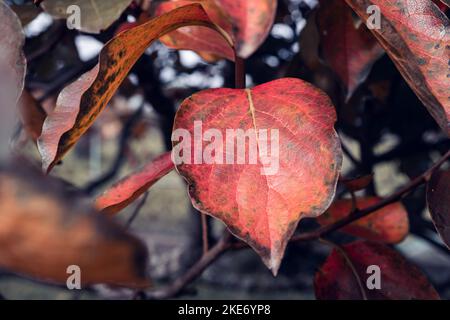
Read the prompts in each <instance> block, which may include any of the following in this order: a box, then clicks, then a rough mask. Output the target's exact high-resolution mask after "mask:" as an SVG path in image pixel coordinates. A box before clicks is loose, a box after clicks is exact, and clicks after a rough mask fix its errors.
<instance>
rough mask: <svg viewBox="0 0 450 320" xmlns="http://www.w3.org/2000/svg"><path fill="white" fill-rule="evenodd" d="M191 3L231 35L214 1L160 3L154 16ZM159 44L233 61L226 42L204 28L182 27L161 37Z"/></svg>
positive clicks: (185, 0)
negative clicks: (197, 3) (198, 4)
mask: <svg viewBox="0 0 450 320" xmlns="http://www.w3.org/2000/svg"><path fill="white" fill-rule="evenodd" d="M193 2H199V3H201V4H202V6H203V8H205V10H206V12H207V13H208V16H209V17H210V19H211V20H212V21H213V22H214V23H216V24H217V25H218V26H220V27H221V28H222V29H223V30H225V31H226V32H227V33H228V34H230V35H231V34H232V26H231V23H230V21H229V19H228V17H227V16H226V15H225V13H224V12H222V10H221V9H220V8H219V7H218V5H217V4H216V2H215V1H211V0H206V1H191V0H176V1H166V2H162V3H161V4H160V5H159V6H158V7H157V11H156V14H157V15H161V14H163V13H166V12H170V11H171V10H173V9H175V8H179V7H182V6H185V5H188V4H192V3H193ZM160 40H161V42H162V43H164V44H165V45H166V46H168V47H170V48H174V49H186V50H196V51H198V53H199V54H200V55H202V56H203V55H205V54H206V55H217V56H219V57H224V58H227V59H228V60H231V61H234V59H235V57H234V51H233V49H232V48H230V46H229V45H228V44H227V42H226V41H225V40H224V38H223V37H221V36H220V35H219V34H218V33H217V32H215V31H214V30H211V29H209V28H205V27H199V26H190V27H183V28H180V29H178V30H176V31H173V32H171V33H169V34H167V35H165V36H163V37H161V39H160Z"/></svg>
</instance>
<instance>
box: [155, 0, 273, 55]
mask: <svg viewBox="0 0 450 320" xmlns="http://www.w3.org/2000/svg"><path fill="white" fill-rule="evenodd" d="M192 2H197V3H202V5H203V6H204V8H205V10H206V12H207V13H208V15H209V16H210V18H211V20H212V21H213V22H214V23H216V24H217V25H218V26H220V27H221V28H223V29H224V30H226V31H227V32H228V33H229V34H231V35H232V37H233V38H234V40H235V43H236V51H237V54H238V56H239V57H241V58H248V57H249V56H251V55H252V54H253V53H254V52H255V51H256V50H257V49H258V48H259V46H260V45H261V44H262V43H263V42H264V40H265V39H266V37H267V35H268V34H269V32H270V29H271V27H272V25H273V22H274V19H275V13H276V8H277V1H276V0H172V1H168V2H163V3H161V4H160V5H159V7H158V10H157V13H158V14H161V13H163V12H167V11H170V10H172V9H173V8H176V7H180V6H184V5H186V4H189V3H192ZM162 41H163V42H164V43H165V44H166V45H168V46H169V47H172V48H176V49H190V50H194V51H198V52H200V53H202V55H203V54H209V55H211V54H212V55H214V56H219V57H224V58H227V59H230V60H234V54H233V52H232V51H231V50H230V49H229V47H227V46H226V42H224V41H223V39H221V38H219V37H218V36H217V35H216V34H213V33H212V32H211V31H210V30H207V29H205V28H202V27H186V28H182V29H180V30H177V31H175V32H173V33H171V34H169V35H167V36H165V37H164V38H163V39H162Z"/></svg>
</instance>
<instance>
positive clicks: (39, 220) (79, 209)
mask: <svg viewBox="0 0 450 320" xmlns="http://www.w3.org/2000/svg"><path fill="white" fill-rule="evenodd" d="M64 190H65V187H64V185H62V184H61V183H60V182H59V181H56V180H53V179H51V178H48V177H43V176H42V174H40V173H37V172H36V171H35V170H33V169H31V168H30V167H28V166H27V165H24V164H23V163H17V162H16V164H15V165H14V166H12V167H11V166H10V167H8V168H5V169H3V170H1V171H0V247H1V248H2V250H1V252H0V267H1V268H3V269H7V270H10V271H12V272H14V273H17V274H20V275H24V276H27V277H31V278H34V279H38V280H41V281H48V282H51V283H58V284H65V283H66V280H67V278H68V274H67V268H68V267H69V266H71V265H76V266H79V267H80V268H81V273H82V277H81V283H82V285H83V286H86V285H90V284H96V283H105V284H111V285H116V286H125V287H133V288H143V287H147V286H148V285H149V280H148V278H147V270H146V267H147V249H146V247H145V246H144V245H143V244H142V243H141V242H140V241H139V240H138V239H137V238H135V237H134V236H132V235H130V234H128V233H127V232H126V231H124V229H123V228H122V227H120V226H118V225H116V224H115V223H114V222H112V221H110V219H107V218H105V217H102V216H101V215H99V214H98V213H97V212H96V211H94V210H93V209H92V208H91V207H90V206H88V205H87V201H86V200H83V199H82V198H81V197H80V196H77V195H75V194H73V192H72V193H68V192H66V191H64Z"/></svg>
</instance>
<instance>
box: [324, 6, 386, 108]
mask: <svg viewBox="0 0 450 320" xmlns="http://www.w3.org/2000/svg"><path fill="white" fill-rule="evenodd" d="M317 21H318V26H319V32H320V36H321V43H322V55H323V58H324V59H325V61H326V63H327V64H328V65H329V66H330V67H331V69H332V70H333V71H334V72H335V73H336V75H337V76H338V77H339V80H340V81H341V83H342V84H343V85H344V88H345V92H346V100H349V99H350V98H351V97H352V95H353V93H354V92H355V90H356V89H357V88H358V87H359V85H360V84H361V83H363V82H364V81H365V80H366V79H367V77H368V76H369V73H370V70H371V69H372V66H373V64H374V63H375V62H376V61H377V60H378V59H379V58H380V57H381V56H382V55H383V54H384V50H383V48H382V47H381V46H380V45H379V44H378V42H377V40H376V39H375V38H374V37H373V35H372V34H371V33H370V31H369V29H367V27H366V26H365V25H364V24H363V23H357V22H355V19H354V18H353V16H352V10H351V9H350V8H349V7H348V6H347V5H346V4H345V3H344V2H343V1H342V0H321V1H320V9H319V12H318V18H317Z"/></svg>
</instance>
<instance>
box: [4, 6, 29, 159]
mask: <svg viewBox="0 0 450 320" xmlns="http://www.w3.org/2000/svg"><path fill="white" fill-rule="evenodd" d="M24 42H25V35H24V33H23V31H22V25H21V23H20V20H19V18H18V17H17V16H16V14H15V13H14V11H12V10H11V9H10V8H9V6H8V5H6V4H5V3H4V2H3V0H0V84H1V85H0V112H1V115H2V116H1V118H0V158H7V157H8V156H9V152H8V150H9V148H8V146H9V144H8V142H9V137H10V136H11V135H12V131H13V128H14V123H15V116H16V109H15V106H16V103H17V100H18V99H19V97H20V95H21V93H22V90H23V86H24V81H25V71H26V60H25V56H24V54H23V52H22V47H23V44H24Z"/></svg>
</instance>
